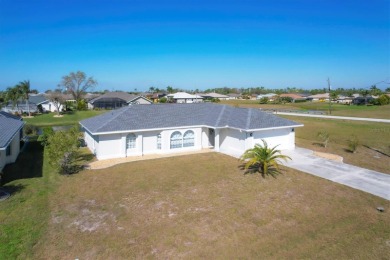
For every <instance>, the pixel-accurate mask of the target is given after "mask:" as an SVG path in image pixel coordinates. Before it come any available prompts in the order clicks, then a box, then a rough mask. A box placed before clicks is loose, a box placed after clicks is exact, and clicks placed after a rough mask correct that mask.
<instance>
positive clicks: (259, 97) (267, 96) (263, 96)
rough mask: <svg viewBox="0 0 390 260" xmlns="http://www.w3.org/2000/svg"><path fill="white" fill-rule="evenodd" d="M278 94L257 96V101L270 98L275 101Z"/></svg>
mask: <svg viewBox="0 0 390 260" xmlns="http://www.w3.org/2000/svg"><path fill="white" fill-rule="evenodd" d="M277 95H278V94H275V93H268V94H260V95H257V97H256V99H257V100H260V99H262V98H268V99H269V100H271V101H272V100H273V98H274V97H276V96H277Z"/></svg>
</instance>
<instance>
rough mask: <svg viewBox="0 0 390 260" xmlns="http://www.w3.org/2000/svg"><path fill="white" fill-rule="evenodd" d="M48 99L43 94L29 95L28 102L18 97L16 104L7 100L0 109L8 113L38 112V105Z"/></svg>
mask: <svg viewBox="0 0 390 260" xmlns="http://www.w3.org/2000/svg"><path fill="white" fill-rule="evenodd" d="M48 102H49V101H48V100H47V98H46V97H45V96H44V95H43V94H40V95H30V96H29V100H28V103H27V104H26V100H22V99H19V100H18V102H17V104H15V105H14V104H13V103H12V102H11V101H9V102H8V103H7V104H6V105H5V106H4V107H3V108H2V111H5V112H8V113H28V111H30V113H37V112H39V109H38V106H39V105H42V107H44V105H45V104H46V103H48Z"/></svg>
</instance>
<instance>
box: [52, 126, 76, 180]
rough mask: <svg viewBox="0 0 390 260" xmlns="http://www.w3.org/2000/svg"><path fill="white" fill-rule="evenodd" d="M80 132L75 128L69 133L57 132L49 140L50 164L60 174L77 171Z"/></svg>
mask: <svg viewBox="0 0 390 260" xmlns="http://www.w3.org/2000/svg"><path fill="white" fill-rule="evenodd" d="M79 136H80V132H79V130H78V128H77V127H76V126H75V127H73V128H71V129H69V130H67V131H57V132H54V133H53V134H51V135H49V137H48V138H47V145H46V148H45V150H46V149H47V154H48V158H49V163H50V165H51V166H53V167H54V169H55V170H56V171H58V172H59V173H60V174H67V175H68V174H71V173H74V172H75V171H76V170H77V169H76V165H75V162H76V156H77V151H78V148H79V145H80V143H79Z"/></svg>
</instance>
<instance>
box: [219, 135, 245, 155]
mask: <svg viewBox="0 0 390 260" xmlns="http://www.w3.org/2000/svg"><path fill="white" fill-rule="evenodd" d="M219 135H220V137H219V142H220V147H219V151H220V152H221V153H224V154H228V155H231V156H235V157H238V156H241V154H242V153H243V152H244V151H245V139H246V132H244V131H241V132H240V131H239V130H235V129H221V130H220V131H219Z"/></svg>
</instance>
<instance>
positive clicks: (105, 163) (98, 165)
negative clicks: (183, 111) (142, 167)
mask: <svg viewBox="0 0 390 260" xmlns="http://www.w3.org/2000/svg"><path fill="white" fill-rule="evenodd" d="M211 152H214V150H213V149H202V150H199V151H191V152H184V153H168V154H148V155H144V156H129V157H125V158H114V159H107V160H99V161H94V162H91V163H89V164H88V168H89V169H91V170H96V169H104V168H108V167H111V166H114V165H117V164H121V163H127V162H136V161H143V160H151V159H159V158H166V157H175V156H183V155H189V154H199V153H211Z"/></svg>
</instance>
